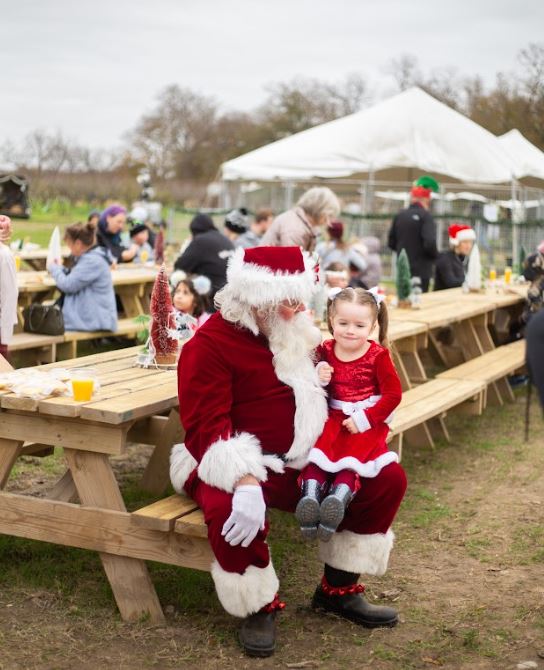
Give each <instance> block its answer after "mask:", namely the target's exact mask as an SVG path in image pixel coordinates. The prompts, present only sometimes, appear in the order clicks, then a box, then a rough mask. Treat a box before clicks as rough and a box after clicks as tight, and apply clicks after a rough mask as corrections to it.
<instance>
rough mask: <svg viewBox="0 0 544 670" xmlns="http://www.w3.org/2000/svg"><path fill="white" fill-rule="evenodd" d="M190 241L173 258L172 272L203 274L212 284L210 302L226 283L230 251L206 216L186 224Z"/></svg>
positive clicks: (200, 216) (228, 244)
mask: <svg viewBox="0 0 544 670" xmlns="http://www.w3.org/2000/svg"><path fill="white" fill-rule="evenodd" d="M189 230H190V231H191V235H192V239H191V241H190V242H189V244H188V245H187V247H186V248H185V249H184V251H183V252H182V253H181V255H180V256H178V258H177V259H176V262H175V263H174V269H175V270H183V271H184V272H186V273H187V274H191V275H204V276H205V277H209V279H210V281H211V283H212V289H211V292H210V301H211V303H212V304H213V297H214V295H215V293H216V292H217V291H218V290H219V289H220V288H222V287H223V286H224V285H225V282H226V281H227V261H228V259H229V257H230V256H231V255H232V253H233V251H234V245H233V244H232V242H231V241H230V240H229V239H227V238H226V237H225V236H224V235H222V234H221V233H220V232H219V231H218V230H217V228H216V227H215V225H214V223H213V221H212V219H211V217H209V216H208V215H207V214H201V213H199V214H197V215H196V216H195V217H194V218H193V220H192V221H191V223H190V224H189Z"/></svg>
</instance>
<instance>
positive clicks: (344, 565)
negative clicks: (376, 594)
mask: <svg viewBox="0 0 544 670" xmlns="http://www.w3.org/2000/svg"><path fill="white" fill-rule="evenodd" d="M394 539H395V535H394V534H393V531H392V530H391V529H389V530H388V531H387V533H373V534H371V535H359V534H358V533H352V532H351V531H349V530H343V531H342V532H341V533H335V534H334V535H333V536H332V538H331V540H330V542H320V543H319V558H320V559H321V560H322V561H323V562H324V563H327V564H328V565H330V566H332V567H333V568H336V569H337V570H346V572H357V573H359V574H367V575H374V576H380V575H383V574H385V572H386V570H387V563H388V561H389V554H390V553H391V549H392V548H393V540H394Z"/></svg>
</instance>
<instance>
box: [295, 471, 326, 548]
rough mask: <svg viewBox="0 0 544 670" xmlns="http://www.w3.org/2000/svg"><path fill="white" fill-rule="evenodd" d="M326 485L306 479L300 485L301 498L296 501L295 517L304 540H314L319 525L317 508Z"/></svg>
mask: <svg viewBox="0 0 544 670" xmlns="http://www.w3.org/2000/svg"><path fill="white" fill-rule="evenodd" d="M325 486H326V484H320V483H319V482H318V481H317V480H316V479H307V480H305V481H304V482H303V483H302V497H301V498H300V500H299V501H298V505H297V508H296V510H295V516H296V518H297V520H298V522H299V524H300V531H301V533H302V535H303V536H304V538H305V539H307V540H315V538H316V537H317V524H318V523H319V506H320V504H321V501H322V500H323V495H324V492H325Z"/></svg>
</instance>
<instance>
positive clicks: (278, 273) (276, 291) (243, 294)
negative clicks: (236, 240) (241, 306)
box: [225, 247, 317, 307]
mask: <svg viewBox="0 0 544 670" xmlns="http://www.w3.org/2000/svg"><path fill="white" fill-rule="evenodd" d="M316 278H317V276H316V261H315V259H313V258H312V257H311V256H309V255H308V254H307V253H304V252H302V251H301V249H300V247H254V248H251V249H241V248H238V249H237V250H236V251H235V252H234V255H233V256H232V257H231V259H230V261H229V266H228V269H227V286H226V287H225V288H226V289H228V291H229V294H230V296H231V298H233V299H234V300H237V301H239V302H242V303H246V304H248V305H251V306H252V307H262V306H264V305H267V304H275V303H279V302H281V301H282V300H294V301H299V302H302V303H308V302H309V301H310V300H311V298H312V296H313V294H314V292H315V290H316Z"/></svg>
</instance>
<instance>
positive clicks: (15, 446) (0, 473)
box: [0, 438, 24, 489]
mask: <svg viewBox="0 0 544 670" xmlns="http://www.w3.org/2000/svg"><path fill="white" fill-rule="evenodd" d="M23 444H24V442H21V441H18V440H4V439H1V438H0V489H3V488H4V486H5V485H6V482H7V481H8V477H9V475H10V472H11V469H12V468H13V465H14V463H15V461H16V460H17V459H18V458H19V456H20V455H21V451H22V449H23Z"/></svg>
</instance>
